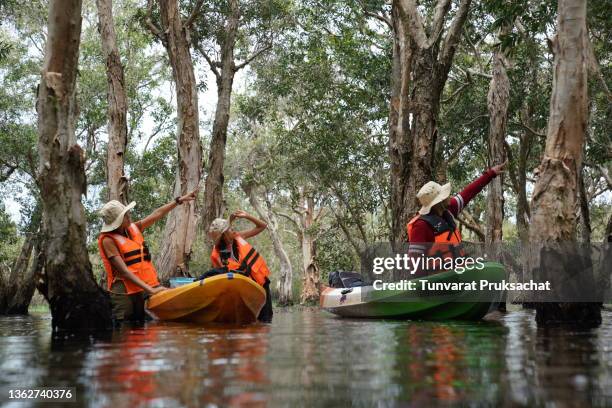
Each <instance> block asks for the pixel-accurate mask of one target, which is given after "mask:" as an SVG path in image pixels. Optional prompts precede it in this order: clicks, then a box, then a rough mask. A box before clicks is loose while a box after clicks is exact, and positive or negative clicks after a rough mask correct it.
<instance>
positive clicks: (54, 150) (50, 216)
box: [37, 0, 111, 329]
mask: <svg viewBox="0 0 612 408" xmlns="http://www.w3.org/2000/svg"><path fill="white" fill-rule="evenodd" d="M81 5H82V4H81V0H52V1H51V2H50V3H49V19H48V34H47V45H46V52H45V61H44V65H43V68H42V76H41V83H40V86H39V88H38V101H37V111H38V135H39V139H38V154H39V164H38V182H39V186H40V193H41V198H42V204H43V229H44V242H45V244H44V246H43V250H42V252H43V256H44V273H42V274H40V276H39V279H38V280H37V284H38V289H39V291H40V292H41V293H42V294H43V296H44V297H45V298H46V299H47V301H48V302H49V305H50V308H51V315H52V326H53V328H54V329H86V328H104V327H108V326H110V323H111V313H110V302H109V298H108V296H107V295H106V294H105V293H104V292H103V291H102V290H101V289H100V288H99V287H98V285H97V284H96V282H95V281H94V277H93V274H92V271H91V264H90V263H89V258H88V254H87V247H86V231H85V229H86V218H85V211H84V209H83V205H82V204H81V196H82V195H83V194H84V193H85V188H86V181H85V171H84V162H85V158H84V154H83V150H82V149H81V147H80V146H79V145H78V144H77V142H76V136H75V133H74V121H75V114H76V104H75V88H76V87H75V85H76V73H77V66H78V59H79V43H80V38H81Z"/></svg>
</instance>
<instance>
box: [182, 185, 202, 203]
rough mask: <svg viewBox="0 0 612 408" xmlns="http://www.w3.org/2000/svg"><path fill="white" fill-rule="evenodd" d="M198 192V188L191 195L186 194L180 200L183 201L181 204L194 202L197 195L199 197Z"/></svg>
mask: <svg viewBox="0 0 612 408" xmlns="http://www.w3.org/2000/svg"><path fill="white" fill-rule="evenodd" d="M198 190H199V188H196V189H195V190H193V191H192V192H191V193H189V194H185V195H184V196H182V197H181V198H179V200H181V204H182V203H184V202H186V201H193V200H195V199H196V197H197V195H198Z"/></svg>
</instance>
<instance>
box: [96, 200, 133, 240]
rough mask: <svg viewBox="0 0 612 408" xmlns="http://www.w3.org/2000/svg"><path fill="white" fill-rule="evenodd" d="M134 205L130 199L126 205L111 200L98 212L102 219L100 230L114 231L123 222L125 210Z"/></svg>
mask: <svg viewBox="0 0 612 408" xmlns="http://www.w3.org/2000/svg"><path fill="white" fill-rule="evenodd" d="M135 205H136V202H135V201H132V202H131V203H129V204H128V205H123V204H122V203H120V202H119V201H117V200H111V201H109V202H108V203H106V204H104V206H103V207H102V208H101V209H100V211H99V213H100V216H101V217H102V221H104V225H102V230H101V231H100V232H110V231H114V230H116V229H117V228H119V226H120V225H121V223H122V222H123V216H124V215H125V213H126V212H128V211H130V210H131V209H132V208H134V206H135Z"/></svg>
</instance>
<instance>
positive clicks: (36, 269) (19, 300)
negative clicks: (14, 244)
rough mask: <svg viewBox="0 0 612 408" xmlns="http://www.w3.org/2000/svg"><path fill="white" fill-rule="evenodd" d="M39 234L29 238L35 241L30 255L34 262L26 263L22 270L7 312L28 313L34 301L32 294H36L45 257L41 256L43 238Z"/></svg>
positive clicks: (14, 313) (13, 313) (12, 313)
mask: <svg viewBox="0 0 612 408" xmlns="http://www.w3.org/2000/svg"><path fill="white" fill-rule="evenodd" d="M39 234H40V233H37V234H36V235H35V236H33V237H31V238H29V240H31V241H34V243H33V249H32V250H31V251H30V252H31V254H32V256H30V258H31V259H32V262H31V263H30V266H29V267H28V264H27V263H26V264H25V265H24V268H23V269H22V270H20V276H19V278H18V280H17V284H16V286H15V287H14V292H13V293H12V297H11V298H10V300H9V301H8V307H7V309H6V314H9V315H17V314H19V315H21V314H28V309H29V307H30V302H31V301H32V296H34V291H35V290H36V276H38V275H39V273H40V272H41V271H42V268H43V265H42V260H43V257H42V256H40V251H41V246H42V240H41V237H40V236H39Z"/></svg>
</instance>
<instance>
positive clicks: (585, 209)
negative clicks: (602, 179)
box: [578, 163, 591, 244]
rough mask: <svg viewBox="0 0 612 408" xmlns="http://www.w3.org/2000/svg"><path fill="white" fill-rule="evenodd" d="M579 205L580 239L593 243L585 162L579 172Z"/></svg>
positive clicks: (586, 242) (583, 241)
mask: <svg viewBox="0 0 612 408" xmlns="http://www.w3.org/2000/svg"><path fill="white" fill-rule="evenodd" d="M578 206H579V207H580V217H579V219H580V228H579V232H580V241H581V242H582V243H585V244H590V243H591V214H590V212H589V199H588V198H587V193H586V189H585V187H584V163H583V164H582V165H581V166H580V171H579V172H578Z"/></svg>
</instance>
